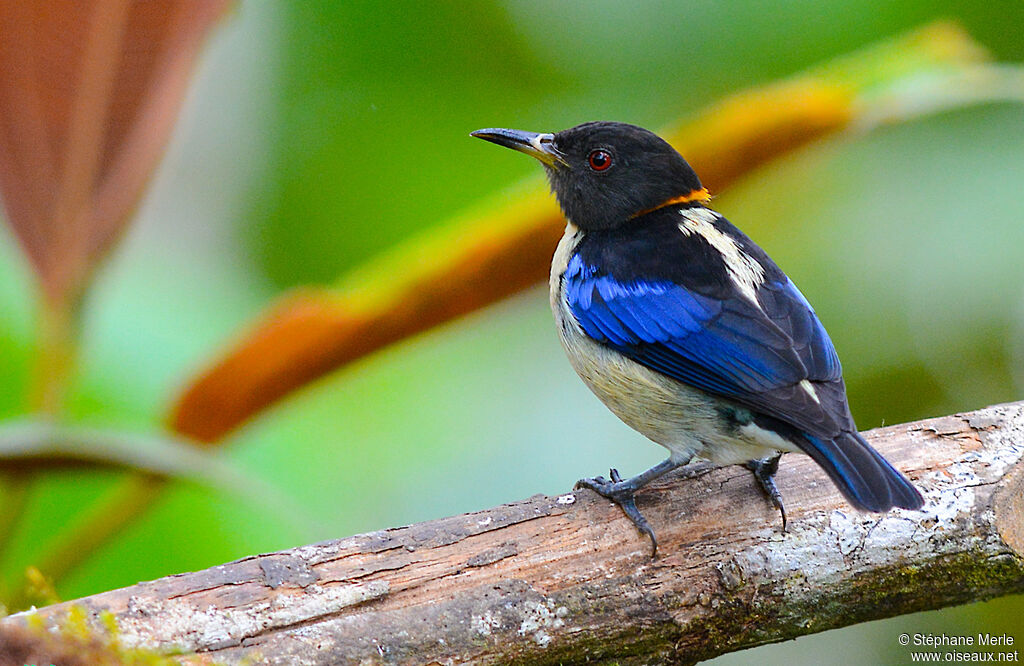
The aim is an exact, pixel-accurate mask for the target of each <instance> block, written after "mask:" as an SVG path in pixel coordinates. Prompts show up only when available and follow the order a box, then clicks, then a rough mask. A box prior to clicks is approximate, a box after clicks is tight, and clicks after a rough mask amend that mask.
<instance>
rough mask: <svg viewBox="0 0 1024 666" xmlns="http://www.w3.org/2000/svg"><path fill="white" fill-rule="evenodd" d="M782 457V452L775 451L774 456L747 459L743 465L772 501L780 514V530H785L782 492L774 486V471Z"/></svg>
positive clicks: (776, 469)
mask: <svg viewBox="0 0 1024 666" xmlns="http://www.w3.org/2000/svg"><path fill="white" fill-rule="evenodd" d="M781 457H782V453H776V454H775V455H774V456H769V457H767V458H761V459H760V460H751V461H748V462H747V463H746V464H745V465H744V466H745V467H746V468H747V469H749V470H750V471H751V472H753V473H754V478H755V479H757V483H758V485H760V486H761V490H763V491H764V494H765V495H767V496H768V500H769V501H770V502H771V503H772V506H774V507H775V508H776V509H778V510H779V513H781V514H782V531H783V532H785V531H786V507H785V505H784V504H783V503H782V494H781V493H780V492H779V489H778V488H776V487H775V473H776V472H778V471H779V459H780V458H781Z"/></svg>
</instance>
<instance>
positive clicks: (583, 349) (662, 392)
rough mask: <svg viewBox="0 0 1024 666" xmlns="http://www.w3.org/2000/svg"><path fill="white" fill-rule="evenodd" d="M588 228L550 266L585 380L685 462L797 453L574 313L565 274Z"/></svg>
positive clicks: (559, 310)
mask: <svg viewBox="0 0 1024 666" xmlns="http://www.w3.org/2000/svg"><path fill="white" fill-rule="evenodd" d="M582 233H583V232H580V231H578V230H577V229H576V228H575V227H573V226H572V225H571V224H570V225H568V226H567V227H566V232H565V235H564V236H562V240H561V241H560V242H559V244H558V249H557V250H556V251H555V258H554V261H553V262H552V265H551V281H550V288H551V310H552V312H553V313H554V315H555V324H556V326H557V327H558V336H559V338H560V339H561V341H562V346H563V347H564V348H565V352H566V354H567V355H568V357H569V362H570V363H571V364H572V367H573V368H574V369H575V370H576V372H577V373H578V374H579V376H580V377H581V378H582V379H583V381H584V383H586V385H587V386H588V387H589V388H590V390H591V391H593V392H594V394H595V395H596V396H597V397H598V398H600V399H601V401H602V402H603V403H604V404H605V405H606V406H607V407H608V408H609V409H610V410H612V412H614V413H615V415H616V416H618V417H619V418H620V419H622V421H623V422H624V423H626V425H628V426H630V427H631V428H633V429H634V430H636V431H638V432H640V433H641V434H643V435H644V436H646V437H648V438H649V439H651V440H653V441H654V442H657V443H658V444H661V445H662V446H664V447H665V448H667V449H668V450H669V452H670V455H671V457H672V458H673V459H674V460H677V461H686V460H689V459H690V458H691V457H693V456H699V457H701V458H705V459H707V460H710V461H712V462H715V463H718V464H734V463H741V462H746V461H748V460H754V459H760V458H764V457H766V456H768V455H771V454H772V453H773V452H774V451H777V450H784V451H797V450H799V449H797V448H796V447H795V446H794V445H793V444H792V443H790V442H788V441H786V440H783V439H782V438H780V437H779V436H777V435H775V434H774V433H771V432H768V431H765V430H762V429H760V428H758V427H757V426H755V425H753V424H752V423H750V424H746V425H742V424H739V423H735V422H732V423H731V422H730V420H729V418H728V417H727V416H726V415H725V412H728V411H730V409H731V408H733V407H734V406H731V405H730V404H729V403H728V402H727V401H725V400H723V399H720V398H717V397H715V396H712V395H710V394H708V393H705V392H704V391H700V390H698V389H694V388H691V387H689V386H687V385H685V384H682V383H680V382H678V381H676V380H674V379H671V378H670V377H667V376H665V375H663V374H661V373H658V372H655V371H653V370H650V369H648V368H646V367H644V366H642V365H640V364H639V363H636V362H634V361H631V360H630V359H628V358H626V357H625V356H623V355H622V354H619V353H618V352H616V351H614V350H612V349H610V348H608V347H605V346H604V345H601V344H598V343H597V342H594V341H593V340H592V339H591V338H590V337H589V336H587V335H586V333H584V332H583V330H582V329H581V328H580V326H579V324H578V323H577V322H576V319H575V318H574V317H573V316H572V313H571V312H570V311H569V306H568V303H567V302H566V300H565V297H564V294H563V291H562V274H563V273H564V272H565V268H566V265H567V264H568V260H569V257H570V256H571V255H572V251H573V249H574V248H575V246H576V244H577V243H578V242H579V240H580V238H582Z"/></svg>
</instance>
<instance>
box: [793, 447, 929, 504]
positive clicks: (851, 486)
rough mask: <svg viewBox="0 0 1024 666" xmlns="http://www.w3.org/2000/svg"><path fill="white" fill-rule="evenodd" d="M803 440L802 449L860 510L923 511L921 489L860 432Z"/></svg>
mask: <svg viewBox="0 0 1024 666" xmlns="http://www.w3.org/2000/svg"><path fill="white" fill-rule="evenodd" d="M801 439H803V440H804V441H802V442H797V443H798V444H800V448H802V449H803V450H804V451H805V452H806V453H807V454H808V455H809V456H811V458H813V459H814V461H815V462H816V463H818V464H819V465H821V467H822V469H824V470H825V472H826V473H827V474H828V476H829V478H831V479H832V482H833V483H835V484H836V487H838V488H839V490H840V491H842V493H843V495H844V496H845V497H846V499H847V500H848V501H849V502H850V504H853V505H854V506H855V507H857V508H858V509H863V510H865V511H877V512H883V511H888V510H889V509H891V508H893V507H900V508H903V509H920V508H921V506H922V505H923V504H924V498H923V497H921V493H920V492H918V490H917V488H915V487H914V486H913V484H911V483H910V481H908V480H907V478H906V477H905V476H903V474H901V473H900V472H899V471H898V470H897V469H896V468H895V467H893V466H892V465H891V464H889V461H888V460H886V459H885V458H883V457H882V455H881V454H880V453H879V452H878V451H875V450H874V449H873V448H871V445H869V444H868V443H867V442H866V441H865V440H864V438H863V437H861V436H860V434H859V433H857V432H848V431H844V432H843V433H841V434H840V435H839V436H838V437H835V438H833V439H831V440H824V439H821V438H818V437H811V436H810V435H803V436H802V438H801Z"/></svg>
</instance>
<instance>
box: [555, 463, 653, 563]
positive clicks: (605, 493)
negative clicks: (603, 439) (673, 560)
mask: <svg viewBox="0 0 1024 666" xmlns="http://www.w3.org/2000/svg"><path fill="white" fill-rule="evenodd" d="M609 475H610V476H611V481H609V480H607V479H605V478H604V477H603V476H597V477H593V478H590V479H580V480H579V481H577V482H576V486H575V487H576V488H589V489H590V490H593V491H594V492H595V493H597V494H598V495H601V496H602V497H606V498H607V499H610V500H611V501H613V502H615V503H616V504H618V505H619V507H620V508H621V509H622V512H623V513H625V514H626V517H627V518H629V519H630V520H631V521H633V524H634V525H636V528H637V529H638V530H640V531H641V532H643V533H644V534H646V535H647V536H648V537H650V539H651V546H652V550H651V558H652V559H653V558H655V557H657V556H658V538H657V537H656V536H654V530H653V529H652V528H651V525H650V523H648V522H647V519H646V518H644V516H643V514H642V513H640V510H639V509H637V508H636V496H635V495H636V491H637V488H639V486H640V485H641V484H638V483H637V479H638V478H639V477H633V478H632V479H628V480H626V481H623V480H622V477H621V476H620V475H619V470H617V469H612V470H610V471H609Z"/></svg>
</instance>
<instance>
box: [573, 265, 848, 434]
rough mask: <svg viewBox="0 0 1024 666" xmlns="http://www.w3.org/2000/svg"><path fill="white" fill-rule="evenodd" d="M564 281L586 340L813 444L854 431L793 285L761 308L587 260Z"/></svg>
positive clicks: (830, 356)
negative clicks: (784, 425) (627, 275)
mask: <svg viewBox="0 0 1024 666" xmlns="http://www.w3.org/2000/svg"><path fill="white" fill-rule="evenodd" d="M563 279H564V289H565V297H566V299H567V300H568V304H569V309H570V311H571V312H572V314H573V316H574V317H575V318H576V320H577V322H579V324H580V326H581V327H582V328H583V330H584V331H585V332H586V333H587V335H589V336H590V337H591V338H593V339H595V340H597V341H598V342H601V343H604V344H607V345H610V346H611V347H614V348H615V349H617V350H618V351H620V352H622V353H623V354H625V355H626V356H628V357H630V358H631V359H633V360H635V361H637V362H638V363H641V364H642V365H645V366H647V367H649V368H651V369H653V370H656V371H658V372H661V373H664V374H666V375H668V376H669V377H673V378H674V379H677V380H679V381H681V382H684V383H686V384H689V385H692V386H696V387H698V388H701V389H703V390H705V391H708V392H710V393H714V394H717V395H720V396H723V397H726V398H730V399H732V400H734V401H736V402H738V403H740V404H742V405H745V406H747V407H750V408H752V409H754V410H756V411H758V412H760V413H763V414H766V415H768V416H771V417H774V418H778V419H781V420H783V421H786V422H788V423H790V424H792V425H794V426H796V427H798V428H800V429H802V430H803V431H805V432H807V433H809V434H811V435H816V436H819V437H832V436H834V435H835V434H836V433H837V432H839V431H841V430H843V429H851V428H852V429H854V431H855V428H854V426H853V420H852V417H851V416H850V413H849V407H848V406H847V403H846V392H845V387H844V385H843V382H842V368H841V366H840V364H839V358H838V357H837V355H836V352H835V348H834V347H833V345H832V341H831V340H830V339H829V337H828V334H827V333H826V332H825V329H824V327H823V326H822V325H821V322H820V321H819V320H818V318H817V316H816V315H815V314H814V310H813V309H811V306H810V305H809V304H808V303H807V300H806V299H805V298H804V297H803V295H802V294H801V293H800V292H799V290H797V288H796V286H795V285H794V284H793V283H792V282H791V281H790V280H789V278H787V277H785V276H784V275H783V276H782V278H781V279H780V280H776V281H774V282H768V283H765V284H762V285H760V287H759V288H758V291H757V297H758V303H757V304H756V305H755V304H754V303H753V302H751V301H750V300H749V299H748V298H747V297H745V296H743V295H741V294H740V293H739V292H738V290H737V291H736V292H735V293H733V294H732V295H731V296H729V297H726V298H716V297H713V296H708V295H703V294H700V293H698V292H696V291H694V290H690V289H687V288H686V287H685V286H683V285H680V284H677V283H675V282H672V281H669V280H653V281H645V280H641V279H638V280H632V281H628V282H627V281H620V280H617V279H616V278H614V277H612V276H610V275H607V274H603V273H602V272H601V271H599V270H598V269H596V268H595V267H593V266H588V265H587V264H585V263H584V261H583V259H582V258H581V257H580V255H579V254H576V255H573V256H572V257H571V259H570V261H569V264H568V267H567V269H566V272H565V274H564V278H563ZM805 379H806V380H808V381H810V382H811V383H812V386H813V387H814V389H815V395H812V394H810V393H809V392H807V391H806V390H804V389H803V388H802V387H801V386H800V383H801V382H802V381H803V380H805Z"/></svg>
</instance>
